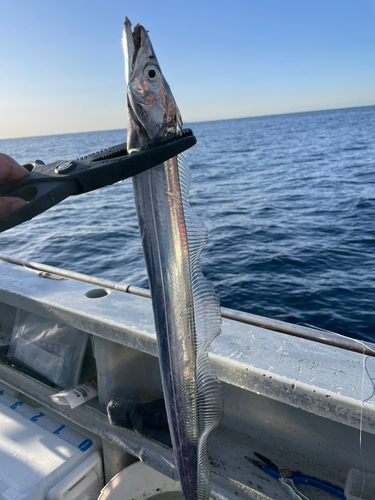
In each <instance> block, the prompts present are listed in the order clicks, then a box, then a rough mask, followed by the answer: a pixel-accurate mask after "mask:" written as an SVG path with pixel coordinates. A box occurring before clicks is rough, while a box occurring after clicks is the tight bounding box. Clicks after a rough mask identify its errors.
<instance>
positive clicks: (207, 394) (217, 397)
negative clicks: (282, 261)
mask: <svg viewBox="0 0 375 500" xmlns="http://www.w3.org/2000/svg"><path fill="white" fill-rule="evenodd" d="M178 170H179V179H180V188H181V198H182V204H183V210H184V217H185V224H186V233H187V240H188V249H189V259H190V277H191V284H192V292H193V301H194V319H195V327H196V339H195V342H196V397H197V409H198V427H199V435H198V470H197V481H198V484H197V497H198V500H207V499H208V498H209V493H210V488H209V474H210V464H209V461H208V456H207V451H206V445H207V438H208V435H209V433H210V432H211V431H212V430H213V429H214V428H215V427H217V426H218V425H219V423H220V421H221V419H222V417H223V398H222V393H221V386H220V383H219V381H218V379H217V376H216V374H215V372H214V370H213V368H212V367H211V365H210V362H209V359H208V350H209V347H210V344H211V342H212V341H213V340H214V339H215V338H216V337H217V336H218V335H219V334H220V331H221V314H220V304H219V301H218V299H217V297H216V294H215V291H214V289H213V287H212V285H211V284H210V283H209V282H208V281H207V280H206V278H205V277H204V276H203V274H202V271H201V267H200V253H201V251H202V249H203V247H204V245H205V244H206V241H207V229H206V227H205V225H204V224H203V222H202V221H201V220H200V219H199V217H198V216H197V215H196V214H195V213H194V212H193V211H192V209H191V208H190V204H189V198H188V196H189V188H190V184H191V174H190V169H189V167H188V165H187V161H186V159H185V156H184V155H179V156H178Z"/></svg>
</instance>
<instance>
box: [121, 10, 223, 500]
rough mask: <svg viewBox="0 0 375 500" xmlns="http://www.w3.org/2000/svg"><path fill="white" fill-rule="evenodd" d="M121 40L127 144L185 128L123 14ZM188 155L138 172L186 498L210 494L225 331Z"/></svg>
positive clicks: (139, 34) (142, 144) (133, 147)
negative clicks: (204, 264)
mask: <svg viewBox="0 0 375 500" xmlns="http://www.w3.org/2000/svg"><path fill="white" fill-rule="evenodd" d="M123 46H124V53H125V74H126V81H127V100H128V151H129V152H132V151H139V150H140V149H143V148H147V147H149V146H150V145H152V144H155V142H157V141H160V140H165V139H166V138H168V137H171V136H176V135H178V134H180V133H181V130H182V120H181V116H180V112H179V110H178V108H177V105H176V103H175V100H174V98H173V95H172V92H171V90H170V88H169V85H168V83H167V82H166V80H165V78H164V76H163V74H162V72H161V70H160V66H159V64H158V61H157V58H156V55H155V52H154V50H153V47H152V45H151V42H150V39H149V36H148V34H147V32H146V30H145V29H144V28H143V26H141V25H140V24H138V25H137V26H136V27H135V28H134V31H132V27H131V23H130V21H129V20H128V19H127V18H126V19H125V23H124V38H123ZM190 183H191V176H190V170H189V168H188V166H187V162H186V159H185V157H184V156H183V155H180V156H179V157H178V158H176V157H175V158H172V159H170V160H168V161H166V162H164V163H163V164H161V165H158V166H157V167H155V168H153V169H151V170H148V171H146V172H143V173H142V174H139V175H137V176H136V177H133V190H134V198H135V205H136V210H137V217H138V225H139V229H140V234H141V240H142V245H143V251H144V255H145V260H146V266H147V272H148V277H149V284H150V290H151V297H152V305H153V311H154V319H155V327H156V333H157V341H158V351H159V363H160V369H161V375H162V382H163V392H164V398H165V403H166V408H167V413H168V422H169V428H170V432H171V438H172V443H173V449H174V454H175V459H176V464H177V469H178V473H179V477H180V482H181V488H182V491H183V494H184V497H185V499H186V500H194V499H199V500H207V499H208V498H209V493H210V488H209V473H210V466H209V462H208V457H207V452H206V443H207V438H208V435H209V433H210V432H211V430H212V429H214V428H215V427H216V426H217V425H218V424H219V423H220V420H221V418H222V412H223V404H222V395H221V388H220V384H219V382H218V380H217V377H216V375H215V373H214V371H213V369H212V368H211V366H210V363H209V359H208V349H209V346H210V344H211V342H212V340H213V339H214V338H215V337H216V336H217V335H219V333H220V324H221V316H220V305H219V301H218V299H217V297H216V295H215V292H214V290H213V287H212V286H211V285H210V284H209V283H208V282H207V281H206V279H205V278H204V276H203V274H202V272H201V269H200V253H201V250H202V248H203V246H204V245H205V243H206V239H207V230H206V228H205V226H204V225H203V223H202V222H201V221H200V219H199V218H198V217H197V216H196V215H195V214H194V213H193V212H192V210H191V208H190V205H189V199H188V195H189V187H190Z"/></svg>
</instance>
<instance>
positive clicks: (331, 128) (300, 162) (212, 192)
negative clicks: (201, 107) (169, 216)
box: [0, 106, 375, 341]
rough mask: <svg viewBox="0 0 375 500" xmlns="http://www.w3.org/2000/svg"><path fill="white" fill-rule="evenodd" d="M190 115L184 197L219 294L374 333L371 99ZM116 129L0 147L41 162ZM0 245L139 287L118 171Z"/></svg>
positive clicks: (276, 312) (231, 303)
mask: <svg viewBox="0 0 375 500" xmlns="http://www.w3.org/2000/svg"><path fill="white" fill-rule="evenodd" d="M191 127H192V128H193V130H194V133H195V135H196V137H197V139H198V144H197V146H196V147H194V148H193V149H192V150H191V151H189V152H188V154H187V156H188V159H189V162H190V166H191V170H192V176H193V183H192V187H191V191H190V193H191V196H190V201H191V205H192V206H193V207H194V209H195V211H196V212H197V213H198V215H199V216H200V217H201V219H202V220H203V221H204V223H205V224H206V226H207V227H208V230H209V236H208V243H207V245H206V247H205V249H204V251H203V252H202V268H203V271H204V273H205V275H206V277H207V278H208V279H209V280H210V281H211V282H212V283H213V284H214V286H215V288H216V291H217V293H218V295H219V297H220V300H221V304H222V306H225V307H230V308H233V309H239V310H242V311H248V312H251V313H254V314H259V315H262V316H268V317H271V318H275V319H280V320H284V321H289V322H292V323H299V324H308V325H314V326H317V327H319V328H323V329H328V330H332V331H335V332H338V333H342V334H345V335H348V336H351V337H355V338H361V339H366V340H372V341H375V319H374V312H373V308H374V304H375V279H374V277H375V251H374V250H375V106H369V107H362V108H350V109H340V110H332V111H318V112H309V113H298V114H288V115H277V116H266V117H257V118H246V119H236V120H224V121H214V122H204V123H194V124H191ZM125 138H126V132H125V130H115V131H106V132H90V133H83V134H67V135H56V136H46V137H34V138H24V139H9V140H1V141H0V151H1V152H4V153H7V154H9V155H11V156H13V157H14V158H15V159H16V160H17V161H19V162H20V163H27V162H28V161H30V160H34V159H36V158H40V159H42V160H43V161H45V162H46V163H47V162H51V161H54V160H57V159H63V158H76V157H78V156H81V155H83V154H87V153H90V152H93V151H96V150H99V149H102V148H105V147H109V146H111V145H114V144H117V143H120V142H124V141H125ZM0 253H2V254H5V255H12V256H15V257H18V258H20V259H25V260H32V261H38V262H43V263H46V264H50V265H53V266H59V267H63V268H66V269H70V270H74V271H78V272H82V273H86V274H90V275H93V276H98V277H102V278H107V279H111V280H115V281H119V282H124V283H127V284H132V285H137V286H141V287H148V283H147V275H146V270H145V265H144V259H143V254H142V248H141V243H140V238H139V233H138V227H137V219H136V215H135V209H134V201H133V193H132V188H131V182H130V181H129V180H128V181H124V182H122V183H119V184H116V185H114V186H110V187H107V188H104V189H101V190H99V191H96V192H92V193H88V194H85V195H81V196H79V197H72V198H70V199H68V200H66V201H64V202H63V203H61V204H60V205H58V206H56V207H54V208H53V209H51V210H49V211H48V212H46V213H44V214H42V215H40V216H38V217H37V218H35V219H34V220H32V221H30V222H27V223H25V224H23V225H21V226H18V227H17V228H14V229H12V230H9V231H7V232H5V233H3V234H1V235H0Z"/></svg>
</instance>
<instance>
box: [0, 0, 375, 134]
mask: <svg viewBox="0 0 375 500" xmlns="http://www.w3.org/2000/svg"><path fill="white" fill-rule="evenodd" d="M125 15H127V16H128V17H129V19H130V20H131V21H132V23H133V24H134V25H135V24H136V23H137V22H140V23H141V24H143V25H144V26H145V28H146V29H148V30H149V31H150V37H151V40H152V43H153V46H154V48H155V51H156V54H157V56H158V59H159V63H160V65H161V68H162V71H163V73H164V75H165V77H166V79H167V80H168V82H169V84H170V86H171V88H172V91H173V93H174V95H175V98H176V101H177V103H178V105H179V107H180V109H181V112H182V116H183V118H184V121H186V122H193V121H205V120H217V119H225V118H239V117H247V116H258V115H268V114H278V113H289V112H299V111H310V110H318V109H331V108H344V107H351V106H364V105H373V104H375V29H374V24H375V0H350V1H349V0H314V1H310V2H308V1H306V0H262V1H259V0H230V1H228V0H226V1H220V0H215V1H214V0H200V1H198V0H189V1H185V2H178V1H170V0H159V1H157V0H152V1H151V0H133V1H132V2H131V1H130V0H121V1H120V0H107V1H103V0H53V1H51V0H32V1H30V0H0V139H5V138H12V137H25V136H38V135H50V134H60V133H73V132H86V131H93V130H107V129H118V128H125V127H126V98H125V82H124V61H123V55H122V47H121V36H122V23H123V19H124V16H125Z"/></svg>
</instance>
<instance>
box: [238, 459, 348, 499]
mask: <svg viewBox="0 0 375 500" xmlns="http://www.w3.org/2000/svg"><path fill="white" fill-rule="evenodd" d="M254 455H255V456H256V457H258V458H259V459H260V460H261V461H262V462H263V463H262V462H259V460H254V459H252V458H249V457H245V458H246V460H249V462H251V463H252V464H253V465H255V466H256V467H258V468H259V469H262V470H263V471H264V472H266V473H267V474H269V475H270V476H272V477H274V478H275V479H278V480H279V481H280V483H281V486H282V488H283V489H285V490H286V491H288V493H289V494H290V495H291V496H292V498H294V499H296V500H309V499H308V498H307V496H306V495H304V494H303V493H301V492H300V491H299V490H298V489H297V488H296V486H295V485H296V484H307V485H309V486H314V487H315V488H319V489H320V490H323V491H327V492H328V493H331V495H335V496H336V497H337V498H340V499H341V500H345V495H344V490H343V488H341V487H340V486H336V485H334V484H332V483H330V482H329V481H324V480H323V479H319V478H317V477H314V476H308V475H307V474H304V473H303V472H300V471H291V470H289V469H279V468H278V467H277V465H275V464H274V463H273V462H271V460H270V459H269V458H266V457H264V456H263V455H260V453H254Z"/></svg>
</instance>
